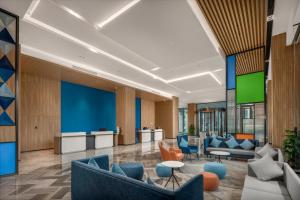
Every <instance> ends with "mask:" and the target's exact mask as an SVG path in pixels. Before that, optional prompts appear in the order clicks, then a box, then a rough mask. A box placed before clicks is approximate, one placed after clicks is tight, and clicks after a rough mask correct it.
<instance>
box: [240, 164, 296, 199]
mask: <svg viewBox="0 0 300 200" xmlns="http://www.w3.org/2000/svg"><path fill="white" fill-rule="evenodd" d="M277 164H278V165H279V166H280V167H282V169H283V171H284V175H283V177H282V178H278V179H276V180H271V181H261V180H259V179H258V178H257V177H256V176H255V173H254V172H253V170H252V169H251V167H250V165H248V175H246V177H245V182H244V189H243V192H242V198H241V199H242V200H299V199H300V178H299V177H298V176H297V174H296V173H295V172H294V171H293V169H292V168H291V167H290V166H289V165H288V164H287V163H283V162H277Z"/></svg>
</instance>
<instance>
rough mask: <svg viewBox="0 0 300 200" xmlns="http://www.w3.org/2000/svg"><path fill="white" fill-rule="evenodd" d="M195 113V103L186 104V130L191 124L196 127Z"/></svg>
mask: <svg viewBox="0 0 300 200" xmlns="http://www.w3.org/2000/svg"><path fill="white" fill-rule="evenodd" d="M196 111H197V105H196V104H195V103H190V104H188V128H189V127H190V125H191V124H193V125H194V126H196Z"/></svg>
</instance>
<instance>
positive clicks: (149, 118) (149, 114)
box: [141, 99, 155, 128]
mask: <svg viewBox="0 0 300 200" xmlns="http://www.w3.org/2000/svg"><path fill="white" fill-rule="evenodd" d="M141 126H142V128H143V127H148V128H155V102H154V101H150V100H145V99H142V100H141Z"/></svg>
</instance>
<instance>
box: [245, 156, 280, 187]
mask: <svg viewBox="0 0 300 200" xmlns="http://www.w3.org/2000/svg"><path fill="white" fill-rule="evenodd" d="M248 164H249V166H250V167H251V168H252V169H253V171H254V173H255V175H256V176H257V178H258V179H260V180H263V181H268V180H271V179H274V178H277V177H281V176H282V175H283V170H282V169H281V168H280V167H279V166H278V165H277V164H276V162H274V160H273V159H272V158H271V156H270V155H269V154H268V153H267V154H266V155H265V156H264V157H262V158H261V159H259V160H255V161H253V162H250V163H248Z"/></svg>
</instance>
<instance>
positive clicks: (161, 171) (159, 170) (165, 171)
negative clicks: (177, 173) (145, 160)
mask: <svg viewBox="0 0 300 200" xmlns="http://www.w3.org/2000/svg"><path fill="white" fill-rule="evenodd" d="M155 171H156V174H157V176H159V177H170V176H171V175H172V169H171V168H170V167H167V166H165V165H163V164H161V163H158V164H157V165H156V167H155Z"/></svg>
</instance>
